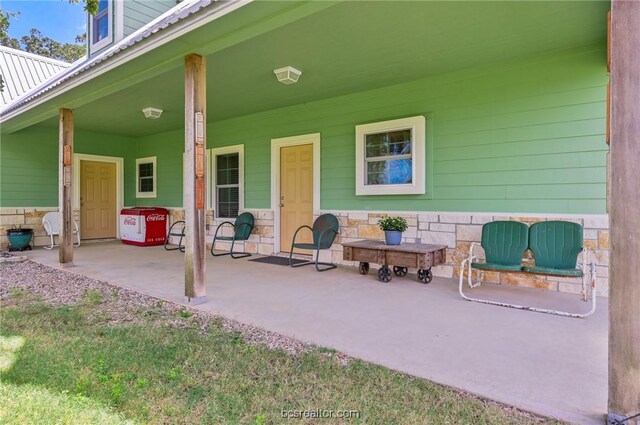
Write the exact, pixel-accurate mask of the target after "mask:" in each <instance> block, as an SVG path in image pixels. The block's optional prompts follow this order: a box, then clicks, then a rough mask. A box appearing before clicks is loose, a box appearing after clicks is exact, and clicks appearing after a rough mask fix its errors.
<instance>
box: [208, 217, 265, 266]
mask: <svg viewBox="0 0 640 425" xmlns="http://www.w3.org/2000/svg"><path fill="white" fill-rule="evenodd" d="M254 222H255V220H254V218H253V214H251V213H248V212H244V213H242V214H240V215H239V216H238V218H236V221H235V222H234V223H231V222H230V221H225V222H223V223H220V225H219V226H218V227H217V228H216V232H215V234H214V235H213V242H212V243H211V255H213V256H214V257H222V256H223V255H231V258H234V259H237V258H245V257H250V256H251V254H250V253H248V252H244V251H243V252H233V247H234V245H235V243H236V241H246V240H248V239H249V236H250V235H251V232H252V231H253V225H254ZM225 225H226V226H232V227H233V236H218V232H219V231H220V229H221V228H222V226H225ZM216 241H227V242H228V241H231V250H229V252H225V253H224V254H216V253H215V252H214V247H215V245H216Z"/></svg>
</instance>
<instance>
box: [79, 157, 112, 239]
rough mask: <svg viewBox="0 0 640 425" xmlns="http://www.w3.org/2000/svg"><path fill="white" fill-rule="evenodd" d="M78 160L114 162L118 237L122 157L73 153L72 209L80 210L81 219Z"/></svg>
mask: <svg viewBox="0 0 640 425" xmlns="http://www.w3.org/2000/svg"><path fill="white" fill-rule="evenodd" d="M80 161H98V162H108V163H112V164H116V238H118V239H120V220H118V215H119V214H120V211H121V210H122V208H124V158H121V157H117V156H102V155H90V154H85V153H74V154H73V168H74V169H75V170H76V172H74V173H73V209H77V210H79V211H80V220H81V221H82V211H81V210H80V171H81V169H80Z"/></svg>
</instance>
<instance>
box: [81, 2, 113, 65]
mask: <svg viewBox="0 0 640 425" xmlns="http://www.w3.org/2000/svg"><path fill="white" fill-rule="evenodd" d="M114 1H115V0H108V1H107V36H106V37H105V38H103V39H102V40H100V41H98V42H95V43H94V42H93V22H94V20H95V15H89V25H88V26H87V27H88V30H89V31H88V36H87V39H88V40H89V47H90V52H89V54H93V53H94V52H96V51H98V50H101V49H104V48H105V47H106V46H108V45H109V44H111V43H112V42H113V17H114V13H113V9H114V7H113V3H114ZM96 15H97V14H96Z"/></svg>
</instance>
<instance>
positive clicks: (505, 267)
mask: <svg viewBox="0 0 640 425" xmlns="http://www.w3.org/2000/svg"><path fill="white" fill-rule="evenodd" d="M476 245H477V244H476V243H472V244H471V247H470V248H469V269H468V273H469V276H468V278H469V286H470V287H471V288H475V287H476V286H480V284H482V281H481V280H478V281H477V282H475V283H474V282H472V276H471V269H476V270H494V271H505V272H519V271H522V256H523V255H524V252H525V251H526V250H527V247H528V246H529V228H528V227H527V225H526V224H524V223H521V222H519V221H493V222H491V223H486V224H485V225H484V226H482V239H481V243H480V246H482V249H483V250H484V253H485V262H483V263H480V262H478V261H475V260H478V257H477V256H474V255H473V249H474V247H475V246H476Z"/></svg>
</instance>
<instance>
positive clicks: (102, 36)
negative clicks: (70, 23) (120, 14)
mask: <svg viewBox="0 0 640 425" xmlns="http://www.w3.org/2000/svg"><path fill="white" fill-rule="evenodd" d="M112 3H113V1H112V0H99V1H98V11H97V12H96V14H95V15H93V16H91V15H89V20H90V34H91V37H90V39H91V46H92V48H93V50H97V49H100V48H102V47H104V46H106V45H107V44H109V43H110V42H111V27H112V22H111V16H112V11H111V9H112Z"/></svg>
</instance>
